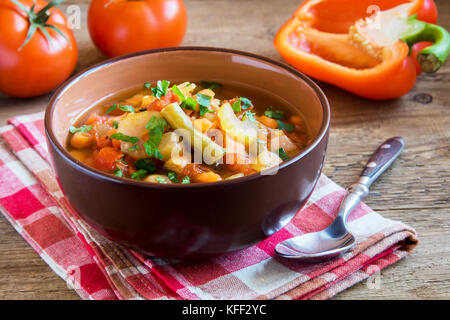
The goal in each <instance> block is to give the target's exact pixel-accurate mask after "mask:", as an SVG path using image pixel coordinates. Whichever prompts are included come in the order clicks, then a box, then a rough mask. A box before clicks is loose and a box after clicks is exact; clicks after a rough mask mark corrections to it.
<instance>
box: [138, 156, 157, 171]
mask: <svg viewBox="0 0 450 320" xmlns="http://www.w3.org/2000/svg"><path fill="white" fill-rule="evenodd" d="M134 166H135V167H136V169H141V170H146V171H147V172H148V173H152V172H155V171H156V166H155V163H154V162H153V160H152V159H148V158H145V159H139V160H137V161H136V162H135V163H134Z"/></svg>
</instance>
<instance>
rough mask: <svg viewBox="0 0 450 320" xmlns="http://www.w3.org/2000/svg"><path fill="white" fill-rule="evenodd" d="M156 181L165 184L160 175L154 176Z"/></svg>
mask: <svg viewBox="0 0 450 320" xmlns="http://www.w3.org/2000/svg"><path fill="white" fill-rule="evenodd" d="M156 181H158V182H159V183H163V184H167V181H166V179H163V178H161V177H156Z"/></svg>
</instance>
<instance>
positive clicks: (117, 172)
mask: <svg viewBox="0 0 450 320" xmlns="http://www.w3.org/2000/svg"><path fill="white" fill-rule="evenodd" d="M114 175H115V176H118V177H123V172H122V170H120V169H117V170H116V171H114Z"/></svg>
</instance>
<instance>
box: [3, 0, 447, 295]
mask: <svg viewBox="0 0 450 320" xmlns="http://www.w3.org/2000/svg"><path fill="white" fill-rule="evenodd" d="M89 2H90V1H89V0H69V1H67V2H66V4H65V5H64V6H62V8H63V10H65V8H67V6H68V5H79V6H80V8H81V11H82V28H81V29H79V30H75V31H74V32H75V36H76V38H77V41H78V46H79V51H80V58H79V62H78V65H77V71H80V70H82V69H84V68H85V67H87V66H89V65H91V64H93V63H96V62H99V61H101V60H103V57H102V56H101V54H100V53H99V52H98V51H97V50H96V49H95V47H94V46H93V44H92V42H91V41H90V39H89V35H88V32H87V28H86V16H85V13H86V10H87V6H88V4H89ZM436 2H437V5H438V8H439V13H440V18H439V20H440V23H441V24H442V25H443V26H444V27H446V28H447V29H450V2H449V1H445V0H437V1H436ZM299 3H300V1H299V0H284V1H283V2H282V4H280V3H275V2H273V1H267V2H264V3H261V1H260V0H240V1H238V0H228V1H219V0H209V1H207V2H206V1H204V0H189V1H186V6H187V9H188V15H189V26H188V33H187V35H186V38H185V41H184V43H183V44H184V45H203V46H218V47H227V48H235V49H239V50H245V51H250V52H255V53H258V54H261V55H265V56H268V57H270V58H273V59H276V60H280V61H281V58H280V57H279V55H278V53H277V52H276V50H275V48H274V46H273V44H272V40H273V37H274V35H275V33H276V31H277V30H278V28H279V27H280V26H281V25H282V24H283V22H284V21H285V20H286V19H287V18H288V17H290V15H291V14H292V12H293V11H294V9H295V8H296V7H297V5H298V4H299ZM319 85H320V86H321V87H322V89H323V90H324V92H325V93H326V95H327V96H328V98H329V100H330V103H331V105H332V124H331V129H330V140H329V147H328V153H327V159H326V162H325V167H324V172H325V173H326V174H327V175H328V176H329V177H331V178H332V179H333V180H334V181H336V182H337V183H339V184H341V185H343V186H348V185H349V184H351V183H353V182H354V181H355V179H356V178H357V177H358V175H359V173H360V171H361V168H362V166H363V165H364V164H365V162H366V161H367V158H368V156H369V155H370V154H371V152H372V151H373V150H374V149H375V148H376V147H377V146H378V144H379V143H381V142H382V141H383V140H384V139H386V138H388V137H391V136H396V135H401V136H403V137H404V138H405V140H406V144H407V145H406V148H405V151H404V152H403V154H402V156H401V157H400V159H398V160H397V161H396V163H395V164H394V165H393V167H392V168H391V169H390V170H389V171H388V172H387V173H386V174H385V175H383V176H382V177H381V178H380V179H379V181H377V182H376V184H374V185H373V187H372V188H371V194H370V195H369V197H368V198H367V199H366V202H367V203H368V204H369V205H370V206H371V207H372V208H374V209H375V210H377V211H379V212H380V213H381V214H383V215H384V216H385V217H388V218H391V219H396V220H401V221H403V222H405V223H407V224H409V225H411V226H413V227H414V228H416V229H417V231H418V232H419V237H420V239H421V243H420V245H419V247H418V248H417V250H415V251H414V252H413V254H412V255H411V256H410V257H408V258H406V259H405V260H403V261H401V262H399V263H398V264H396V265H394V266H392V267H390V268H388V269H387V270H384V271H383V272H382V277H381V281H382V284H381V287H380V289H378V290H369V289H368V288H367V286H366V284H365V283H361V284H358V285H356V286H355V287H353V288H351V289H349V290H346V291H345V292H344V293H342V294H340V295H339V296H338V297H337V299H368V298H370V299H408V298H412V299H432V298H442V299H444V298H446V299H448V298H450V269H449V268H448V265H449V264H450V258H449V257H450V249H449V248H450V246H448V244H450V228H449V223H448V215H449V211H450V203H449V191H450V189H449V180H450V159H449V154H450V152H449V151H450V150H449V146H450V143H449V137H450V108H449V107H450V92H449V90H448V88H449V87H450V86H449V85H450V64H449V63H447V65H446V66H444V68H443V69H442V70H440V71H439V72H438V73H437V74H434V75H421V76H420V77H419V78H418V80H417V83H416V85H415V87H414V88H413V90H412V91H411V92H410V93H409V94H407V95H405V96H404V97H402V98H400V99H396V100H391V101H384V102H374V101H369V100H365V99H362V98H358V97H356V96H354V95H352V94H350V93H347V92H345V91H342V90H340V89H338V88H336V87H333V86H331V85H328V84H325V83H320V82H319ZM387 85H389V84H387ZM49 97H50V94H49V95H46V96H43V97H40V98H35V99H13V98H8V97H5V96H2V95H0V125H3V124H5V123H6V120H7V119H8V118H10V117H11V116H14V115H19V114H25V113H30V112H36V111H40V110H44V108H45V106H46V103H47V101H48V99H49ZM430 97H431V98H432V101H431V102H430V103H425V102H427V101H426V100H427V99H429V98H430ZM0 234H1V241H0V299H77V298H78V296H77V295H76V294H75V293H74V292H73V291H72V290H70V289H68V288H67V287H66V285H65V283H64V281H62V280H61V279H59V278H58V277H57V276H56V275H55V274H54V273H53V272H52V271H51V270H50V268H49V267H48V266H47V265H46V264H45V262H43V261H42V260H41V259H40V258H39V256H38V255H37V254H36V253H35V252H34V250H33V249H31V248H30V247H29V246H28V245H27V244H26V243H25V241H24V240H23V239H22V238H21V237H20V236H19V235H18V234H17V233H16V232H15V230H14V229H13V228H12V227H11V225H10V224H9V223H8V222H7V221H6V219H4V218H3V217H0ZM445 244H446V245H445Z"/></svg>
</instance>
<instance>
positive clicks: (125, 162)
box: [114, 156, 128, 164]
mask: <svg viewBox="0 0 450 320" xmlns="http://www.w3.org/2000/svg"><path fill="white" fill-rule="evenodd" d="M114 161H117V162H122V163H123V164H128V162H127V161H126V160H125V156H123V157H122V158H121V159H117V160H114Z"/></svg>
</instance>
